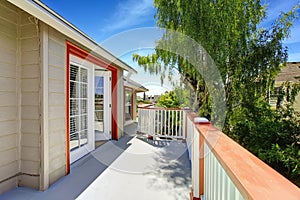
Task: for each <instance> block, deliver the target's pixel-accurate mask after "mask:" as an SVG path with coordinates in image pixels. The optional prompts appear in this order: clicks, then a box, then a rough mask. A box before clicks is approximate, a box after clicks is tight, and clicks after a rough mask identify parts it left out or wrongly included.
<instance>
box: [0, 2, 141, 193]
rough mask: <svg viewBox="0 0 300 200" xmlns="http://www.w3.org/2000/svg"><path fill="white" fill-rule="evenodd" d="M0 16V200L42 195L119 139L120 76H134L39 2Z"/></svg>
mask: <svg viewBox="0 0 300 200" xmlns="http://www.w3.org/2000/svg"><path fill="white" fill-rule="evenodd" d="M0 13H1V14H0V26H1V28H0V46H1V48H0V52H1V53H0V144H1V145H0V194H1V193H3V192H5V191H7V190H9V189H11V188H14V187H16V186H25V187H31V188H36V189H40V190H45V189H47V188H48V187H49V185H51V184H53V183H54V182H55V181H57V180H58V179H60V178H61V177H62V176H64V175H66V174H69V173H70V165H71V163H73V162H74V161H76V160H77V159H79V158H81V157H83V156H84V155H86V154H87V153H89V152H91V151H92V150H94V148H95V141H96V140H107V139H114V140H117V139H118V138H120V137H121V136H122V135H123V126H124V123H125V122H124V109H125V106H124V101H125V100H124V82H123V71H124V70H126V71H130V72H135V70H133V69H132V68H131V67H130V66H128V65H127V64H125V63H124V62H122V61H121V60H119V59H118V58H116V57H115V56H114V55H112V54H111V53H109V52H108V51H106V50H105V49H103V48H102V47H101V46H99V45H98V44H97V43H96V42H94V41H93V40H92V39H90V38H89V37H88V36H86V35H85V34H84V33H82V32H81V31H80V30H78V29H77V28H76V27H74V26H73V25H72V24H70V23H69V22H67V21H66V20H65V19H63V18H62V17H60V16H59V15H58V14H56V13H55V12H53V11H52V10H51V9H49V8H48V7H46V6H45V5H44V4H42V3H41V2H40V1H38V0H27V1H24V0H7V1H5V0H3V1H0ZM119 80H121V81H119ZM126 84H127V83H126ZM135 92H138V90H135ZM125 93H126V92H125ZM133 101H134V100H133ZM132 105H133V102H132ZM128 109H129V108H128ZM133 109H134V108H133V107H132V111H131V112H132V113H131V114H132V117H133V118H134V113H135V111H134V110H133Z"/></svg>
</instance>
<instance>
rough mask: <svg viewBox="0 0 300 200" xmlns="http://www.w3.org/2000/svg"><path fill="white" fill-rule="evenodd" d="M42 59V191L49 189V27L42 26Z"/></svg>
mask: <svg viewBox="0 0 300 200" xmlns="http://www.w3.org/2000/svg"><path fill="white" fill-rule="evenodd" d="M40 42H41V46H40V48H41V49H40V55H41V56H40V57H41V63H40V64H41V111H42V113H41V124H42V127H41V129H42V130H41V176H40V190H46V189H47V188H48V187H49V132H48V131H49V128H48V123H49V121H48V106H49V103H48V99H49V98H48V26H47V25H45V24H43V23H41V24H40Z"/></svg>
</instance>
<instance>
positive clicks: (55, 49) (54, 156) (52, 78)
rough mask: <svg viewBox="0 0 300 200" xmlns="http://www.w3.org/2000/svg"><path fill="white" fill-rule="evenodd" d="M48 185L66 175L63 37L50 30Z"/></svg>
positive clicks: (64, 55) (64, 49)
mask: <svg viewBox="0 0 300 200" xmlns="http://www.w3.org/2000/svg"><path fill="white" fill-rule="evenodd" d="M48 30H49V34H48V35H49V38H48V47H49V49H48V56H49V57H48V62H49V63H48V84H49V85H48V88H49V90H48V103H49V105H48V127H49V130H48V137H49V182H50V184H52V183H54V182H55V181H56V180H58V179H59V178H60V177H62V176H64V175H65V173H66V123H67V122H66V37H65V36H64V35H62V34H60V33H59V32H58V31H56V30H54V29H53V28H50V27H49V29H48Z"/></svg>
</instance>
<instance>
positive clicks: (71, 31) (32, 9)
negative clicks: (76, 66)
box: [7, 0, 137, 73]
mask: <svg viewBox="0 0 300 200" xmlns="http://www.w3.org/2000/svg"><path fill="white" fill-rule="evenodd" d="M7 1H8V2H10V3H12V4H13V5H15V6H17V7H19V8H20V9H22V10H24V11H26V12H28V13H29V14H31V15H32V16H34V17H36V18H38V19H39V20H41V21H43V22H44V23H45V24H48V25H49V26H51V27H53V28H54V29H56V30H57V31H59V32H61V33H62V34H64V35H66V36H68V37H69V38H71V39H73V40H74V41H77V42H78V43H80V44H81V45H83V46H85V47H87V48H88V49H91V50H93V51H94V52H95V53H96V54H98V55H100V56H102V57H103V58H105V59H107V60H108V61H109V62H111V63H114V64H115V65H117V66H118V67H120V68H122V69H124V70H127V71H130V72H133V73H137V72H136V70H134V69H133V68H131V67H130V66H129V65H127V64H126V63H124V62H123V61H121V60H119V59H118V58H117V57H115V56H113V54H112V53H110V52H109V51H108V50H106V49H104V48H103V47H101V46H100V45H99V44H97V43H96V42H95V41H94V40H92V39H91V38H90V37H88V36H87V35H86V34H84V33H83V32H81V31H80V30H79V29H78V28H76V27H75V26H74V25H72V24H71V23H69V22H68V21H67V20H65V19H64V18H62V17H61V16H59V15H58V14H57V13H55V12H54V11H52V10H51V9H50V8H48V7H47V6H45V5H44V4H43V3H41V2H39V1H35V0H7Z"/></svg>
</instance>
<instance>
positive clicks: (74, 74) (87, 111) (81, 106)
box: [69, 63, 95, 163]
mask: <svg viewBox="0 0 300 200" xmlns="http://www.w3.org/2000/svg"><path fill="white" fill-rule="evenodd" d="M93 72H94V69H93V68H89V67H87V66H83V65H80V64H77V63H71V64H70V72H69V73H70V80H69V83H70V88H69V89H70V96H69V99H70V102H69V105H70V113H69V125H70V132H69V134H70V162H71V163H73V162H74V161H76V160H78V159H79V158H81V157H83V156H84V155H86V154H87V153H89V152H90V151H92V150H93V149H94V147H95V146H94V141H95V139H94V135H93V128H94V127H93V125H94V124H93V120H94V116H93V109H94V108H93V100H94V98H93V88H92V87H93V84H91V83H93V80H94V79H93Z"/></svg>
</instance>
